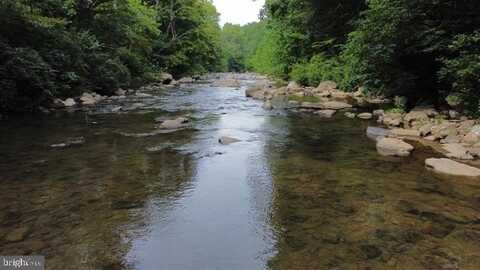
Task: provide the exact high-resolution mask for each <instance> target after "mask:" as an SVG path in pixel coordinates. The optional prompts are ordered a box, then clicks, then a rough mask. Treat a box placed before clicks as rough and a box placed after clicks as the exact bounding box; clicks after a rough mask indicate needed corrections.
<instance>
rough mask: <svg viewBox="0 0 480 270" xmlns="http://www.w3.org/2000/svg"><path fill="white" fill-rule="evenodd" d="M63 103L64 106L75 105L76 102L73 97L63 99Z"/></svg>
mask: <svg viewBox="0 0 480 270" xmlns="http://www.w3.org/2000/svg"><path fill="white" fill-rule="evenodd" d="M63 105H65V107H73V106H75V105H77V103H76V102H75V100H74V99H73V98H67V99H65V100H64V101H63Z"/></svg>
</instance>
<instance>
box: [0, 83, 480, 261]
mask: <svg viewBox="0 0 480 270" xmlns="http://www.w3.org/2000/svg"><path fill="white" fill-rule="evenodd" d="M242 83H243V84H244V87H242V88H241V89H240V90H234V89H233V88H214V87H210V86H208V85H206V84H201V85H194V86H190V87H181V88H180V89H169V90H152V91H151V92H150V94H152V96H143V97H135V98H132V97H129V98H127V99H126V100H124V101H122V102H121V104H120V105H122V106H123V107H124V108H131V110H129V111H128V112H127V113H119V114H109V113H104V112H108V110H106V109H105V108H108V106H117V105H118V102H114V103H113V104H110V105H109V104H107V105H102V106H99V107H97V108H92V109H91V110H90V112H75V113H73V112H72V113H68V112H60V113H57V114H55V115H49V116H44V117H41V118H34V119H33V118H27V117H23V118H21V117H17V118H13V119H10V120H8V121H4V122H2V123H1V126H0V184H1V188H0V254H2V255H14V254H32V255H34V254H40V255H45V256H46V263H47V269H139V270H143V269H148V270H149V269H152V270H156V269H196V270H197V269H246V270H250V269H480V256H478V255H479V254H480V184H479V183H477V182H476V181H474V180H469V179H455V178H444V177H438V176H436V175H434V174H432V173H431V172H429V171H427V170H426V169H425V168H424V166H423V161H424V159H425V158H426V157H432V156H435V155H436V154H434V153H433V152H432V151H430V150H429V149H425V148H421V147H420V146H418V148H417V150H416V151H415V152H414V154H413V156H411V157H409V158H385V157H381V156H379V155H378V154H377V153H376V150H375V144H374V141H372V140H371V139H368V138H367V137H366V135H365V130H366V128H367V126H368V125H371V124H373V123H369V122H362V121H359V120H351V119H347V118H345V117H343V116H342V113H339V114H338V115H337V116H335V117H334V118H333V119H320V118H318V116H313V115H308V114H302V113H298V112H291V111H290V112H288V111H275V110H274V111H265V110H263V109H262V104H261V103H260V102H258V101H254V100H251V99H247V98H246V97H245V93H244V91H245V85H247V84H249V83H253V82H252V81H243V82H242ZM136 103H142V104H141V106H140V105H139V104H136ZM186 114H188V115H189V116H190V117H191V118H192V119H193V128H192V129H188V130H184V131H179V132H176V133H172V134H159V135H156V136H152V137H128V136H124V135H125V133H129V134H132V133H145V132H150V131H152V130H153V129H154V126H155V124H154V119H155V118H156V117H166V118H168V117H175V116H179V115H186ZM122 134H123V135H122ZM224 135H226V136H230V137H235V138H237V139H240V140H241V142H238V143H234V144H230V145H221V144H219V143H218V138H219V137H221V136H224ZM79 136H83V137H84V138H85V143H84V144H82V145H78V146H71V147H68V148H64V149H59V148H51V147H50V145H51V144H57V143H61V142H64V141H65V140H66V139H67V138H70V137H79Z"/></svg>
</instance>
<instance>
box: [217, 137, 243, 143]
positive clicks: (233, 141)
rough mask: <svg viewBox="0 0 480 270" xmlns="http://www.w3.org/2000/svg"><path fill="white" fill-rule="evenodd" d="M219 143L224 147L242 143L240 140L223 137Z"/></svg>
mask: <svg viewBox="0 0 480 270" xmlns="http://www.w3.org/2000/svg"><path fill="white" fill-rule="evenodd" d="M218 142H219V143H220V144H223V145H229V144H232V143H236V142H240V140H239V139H236V138H232V137H228V136H222V137H221V138H220V139H218Z"/></svg>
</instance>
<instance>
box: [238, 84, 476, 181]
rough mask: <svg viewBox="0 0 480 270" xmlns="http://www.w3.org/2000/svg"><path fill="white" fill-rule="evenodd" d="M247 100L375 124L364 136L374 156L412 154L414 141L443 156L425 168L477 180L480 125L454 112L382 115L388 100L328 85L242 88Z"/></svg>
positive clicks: (428, 109) (423, 110)
mask: <svg viewBox="0 0 480 270" xmlns="http://www.w3.org/2000/svg"><path fill="white" fill-rule="evenodd" d="M246 96H247V97H251V98H254V99H258V100H262V101H264V105H263V107H264V108H265V109H267V110H271V109H275V108H287V109H290V110H295V111H299V112H306V113H313V114H316V115H318V116H319V117H322V118H331V117H333V115H335V114H337V113H343V114H344V116H345V117H348V118H351V119H359V120H363V121H365V120H371V119H375V120H376V122H377V123H378V126H380V127H371V128H368V129H367V135H368V136H369V137H370V138H373V139H375V140H376V141H377V150H378V152H379V154H381V155H385V156H398V157H406V156H409V155H410V154H411V152H412V151H414V146H413V145H412V144H413V143H411V142H412V141H414V142H419V143H421V144H423V145H425V146H428V147H432V148H433V149H434V150H436V151H437V152H439V153H441V154H442V155H445V157H446V158H443V159H427V160H426V161H425V166H426V168H428V169H431V170H433V171H434V172H437V173H440V174H444V175H454V176H465V177H475V178H478V177H480V169H478V168H476V167H479V165H480V163H479V162H480V124H479V122H478V120H475V119H469V118H467V117H466V116H461V115H460V114H459V113H458V112H456V111H453V110H449V111H438V110H436V109H435V108H434V107H430V106H422V107H415V108H413V109H412V110H410V111H409V112H401V111H398V110H384V109H382V107H387V106H386V105H388V104H391V102H392V101H391V100H389V99H386V98H383V97H370V96H367V95H364V93H363V91H362V89H359V90H358V91H357V92H354V93H347V92H344V91H341V90H339V89H338V88H337V84H336V83H335V82H332V81H325V82H322V83H320V84H319V86H318V87H316V88H313V87H302V86H300V85H299V84H297V83H295V82H290V83H289V84H288V85H287V86H284V87H276V86H275V83H273V82H270V81H268V80H264V81H262V82H259V83H257V84H256V85H254V86H252V87H250V88H249V89H247V91H246ZM409 142H410V143H409ZM465 163H467V164H469V165H467V164H465Z"/></svg>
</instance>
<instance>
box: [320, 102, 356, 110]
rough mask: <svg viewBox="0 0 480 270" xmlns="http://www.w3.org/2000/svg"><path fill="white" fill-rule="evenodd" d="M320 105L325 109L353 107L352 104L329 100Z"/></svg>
mask: <svg viewBox="0 0 480 270" xmlns="http://www.w3.org/2000/svg"><path fill="white" fill-rule="evenodd" d="M320 107H321V108H322V109H324V110H341V109H348V108H352V105H350V104H348V103H345V102H340V101H327V102H322V103H320Z"/></svg>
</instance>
